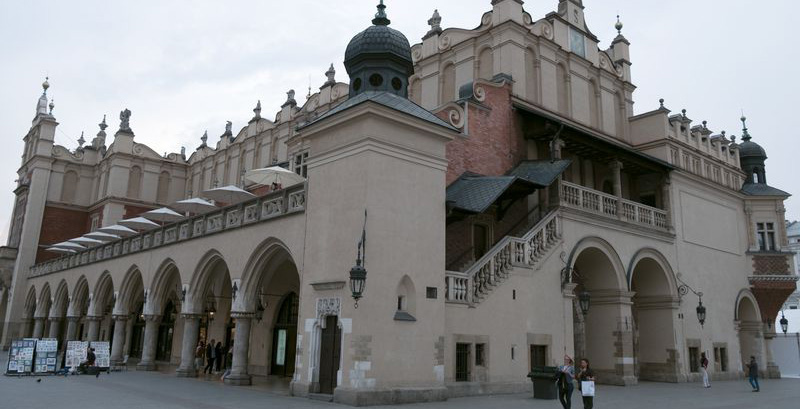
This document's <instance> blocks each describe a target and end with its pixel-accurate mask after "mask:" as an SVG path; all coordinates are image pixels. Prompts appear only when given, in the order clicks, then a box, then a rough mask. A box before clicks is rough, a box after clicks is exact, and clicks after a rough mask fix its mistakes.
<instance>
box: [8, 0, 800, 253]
mask: <svg viewBox="0 0 800 409" xmlns="http://www.w3.org/2000/svg"><path fill="white" fill-rule="evenodd" d="M376 3H377V0H336V1H331V0H324V1H323V0H293V1H278V0H270V1H252V0H250V1H238V0H226V1H211V0H205V1H203V0H194V1H180V0H173V1H163V0H158V1H155V0H138V1H135V2H122V1H113V2H108V1H99V0H97V1H83V0H71V1H55V0H53V1H40V0H26V1H14V2H12V1H10V0H0V55H2V56H3V64H0V135H2V138H3V141H4V142H5V143H4V146H3V149H2V150H0V191H2V192H5V193H3V194H2V195H0V229H2V232H1V233H0V239H2V242H3V243H5V236H6V234H7V230H8V220H9V219H10V216H11V211H12V204H13V193H12V190H13V189H14V187H15V183H14V180H15V179H16V170H17V169H18V167H19V164H20V155H21V153H22V147H23V145H22V137H23V136H24V135H25V134H26V133H27V130H28V128H29V127H30V122H29V121H30V120H31V119H32V118H33V116H34V113H35V107H36V101H37V99H38V97H39V95H40V94H41V83H42V80H43V79H44V77H45V75H49V76H50V85H51V87H50V90H49V91H48V95H50V96H52V97H53V98H54V99H55V106H56V107H55V110H54V111H53V114H54V115H55V117H56V119H57V120H58V122H59V123H60V125H59V126H58V129H57V132H56V142H57V143H58V144H61V145H65V146H67V147H69V148H75V147H76V146H77V142H76V140H77V139H78V138H79V137H80V135H81V132H85V133H86V136H85V138H86V140H87V141H90V140H91V138H92V137H94V135H95V134H96V133H97V131H98V128H97V123H99V122H100V120H101V119H102V117H103V114H107V115H108V117H109V125H110V128H109V131H110V132H109V140H108V143H110V142H111V141H112V138H113V137H112V136H111V135H113V133H114V132H115V131H116V129H117V127H118V125H119V122H118V116H119V111H121V110H122V109H124V108H129V109H130V110H131V111H132V112H133V116H132V118H131V127H132V128H133V130H134V132H135V133H136V140H137V141H138V142H140V143H145V144H147V145H149V146H151V147H152V148H154V149H155V150H156V151H157V152H167V151H169V152H178V151H180V148H181V146H186V147H187V151H188V152H192V151H193V150H194V149H195V148H196V147H197V146H198V145H199V144H200V136H201V135H202V134H203V131H204V130H206V129H208V131H209V135H210V140H211V141H216V138H217V137H218V136H219V135H220V134H222V133H223V131H224V124H225V121H227V120H230V121H233V123H234V131H235V130H237V129H239V128H241V127H242V126H244V125H245V124H246V121H247V120H249V119H250V118H251V117H252V115H253V113H252V109H253V107H254V106H255V103H256V101H257V100H259V99H260V100H261V102H262V105H263V107H264V113H263V115H264V116H265V117H268V118H273V117H274V113H275V112H276V111H277V110H278V109H279V107H280V105H281V104H282V103H283V102H284V101H285V99H286V94H285V93H286V91H287V90H289V89H295V90H296V91H297V96H298V98H297V99H298V103H301V104H302V103H303V101H304V99H305V95H306V94H307V92H308V87H309V85H310V86H311V87H312V90H317V89H318V88H319V86H321V85H322V84H323V83H324V81H325V76H324V74H323V73H324V72H325V71H326V69H327V68H328V66H329V65H330V63H331V62H333V63H334V66H335V68H336V70H337V79H338V80H340V81H347V77H346V73H345V71H344V67H343V66H342V59H343V56H344V50H345V47H346V46H347V43H348V42H349V40H350V38H351V37H352V36H353V35H354V34H356V33H358V32H359V31H361V30H363V29H364V28H366V27H367V26H368V25H370V20H371V19H372V15H373V14H374V12H375V4H376ZM386 4H387V6H388V8H387V13H388V15H389V18H390V19H391V20H392V27H394V28H396V29H398V30H400V31H402V32H403V33H405V34H406V36H407V37H408V38H409V40H410V41H411V42H412V44H413V43H417V42H419V41H420V39H421V37H422V36H423V35H424V34H425V33H426V32H427V31H428V28H429V27H428V25H427V20H428V18H429V17H430V15H431V14H432V12H433V9H434V8H438V9H439V12H440V14H441V16H442V26H443V27H445V28H446V27H462V28H474V27H476V26H478V24H479V22H480V18H481V15H482V14H483V13H484V12H486V11H488V10H490V9H491V1H490V0H402V1H401V0H387V1H386ZM557 4H558V1H557V0H529V1H527V2H526V3H525V9H526V10H527V11H528V12H530V13H531V14H532V15H533V17H534V19H539V18H542V17H543V16H544V15H545V14H546V13H548V12H550V11H553V10H555V9H556V7H557ZM584 4H585V6H586V14H587V22H588V25H589V28H590V30H592V32H594V34H595V35H597V36H598V37H599V38H600V40H601V44H600V47H601V48H603V49H605V48H607V47H608V46H609V42H610V40H611V39H613V38H614V36H615V34H616V32H615V30H614V27H613V26H614V22H615V21H616V14H617V13H619V14H621V16H622V17H621V18H622V21H623V23H624V25H625V27H624V28H623V33H624V34H625V36H626V37H627V38H628V40H629V41H630V42H631V56H632V57H631V59H632V62H633V66H632V72H633V81H634V83H635V84H636V85H637V87H638V89H637V90H636V92H635V93H634V100H635V102H636V104H635V106H634V109H635V111H636V113H641V112H645V111H649V110H651V109H655V108H656V107H657V106H658V99H659V98H664V99H666V106H667V107H668V108H669V109H671V110H673V111H674V112H679V111H680V110H681V109H682V108H686V109H687V110H688V112H687V114H688V116H689V117H690V118H692V119H693V120H695V124H699V123H700V121H702V120H707V121H708V126H709V128H711V129H712V130H713V131H715V132H718V131H720V130H726V131H727V132H728V135H731V134H734V135H737V136H739V135H741V123H740V122H739V117H740V116H741V110H742V109H743V110H744V112H745V115H746V116H747V117H748V127H749V130H750V133H751V135H752V136H753V140H754V141H756V142H758V143H759V144H761V145H762V146H763V147H764V148H765V149H766V150H767V154H768V155H769V160H768V161H767V180H768V181H769V184H770V185H772V186H775V187H778V188H781V189H783V190H786V191H788V192H791V193H795V194H798V195H800V182H798V180H797V177H796V175H797V170H796V169H797V168H796V167H795V166H797V162H794V161H797V160H798V159H800V149H798V148H797V146H796V144H797V141H798V137H797V135H796V134H797V131H796V129H797V127H796V119H797V118H796V117H797V114H796V111H797V108H796V106H795V105H796V104H797V102H796V98H797V96H798V95H800V86H799V85H798V79H797V72H798V62H800V53H799V52H798V47H797V46H796V42H795V40H794V29H793V28H792V27H794V25H795V19H796V16H795V14H796V12H797V7H796V5H795V2H793V1H790V0H783V1H770V2H755V1H745V0H705V1H697V0H672V1H657V0H635V1H634V0H602V1H600V0H585V1H584ZM787 218H789V219H800V198H798V197H794V198H792V199H790V200H789V201H787Z"/></svg>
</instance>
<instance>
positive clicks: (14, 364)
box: [6, 339, 36, 375]
mask: <svg viewBox="0 0 800 409" xmlns="http://www.w3.org/2000/svg"><path fill="white" fill-rule="evenodd" d="M35 348H36V340H35V339H23V340H16V341H11V348H9V349H8V366H7V367H6V373H7V374H9V375H16V374H25V373H31V372H32V371H33V352H34V349H35Z"/></svg>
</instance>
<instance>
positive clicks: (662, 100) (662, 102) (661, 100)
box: [658, 98, 664, 108]
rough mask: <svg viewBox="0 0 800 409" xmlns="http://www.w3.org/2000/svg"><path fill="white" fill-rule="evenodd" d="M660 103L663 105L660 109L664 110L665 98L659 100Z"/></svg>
mask: <svg viewBox="0 0 800 409" xmlns="http://www.w3.org/2000/svg"><path fill="white" fill-rule="evenodd" d="M658 103H659V104H660V105H661V106H660V107H659V108H664V98H661V99H659V100H658Z"/></svg>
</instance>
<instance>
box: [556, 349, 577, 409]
mask: <svg viewBox="0 0 800 409" xmlns="http://www.w3.org/2000/svg"><path fill="white" fill-rule="evenodd" d="M573 365H574V364H573V361H572V358H570V357H569V355H564V365H561V366H559V367H558V372H559V378H558V383H559V388H558V400H559V401H561V406H563V407H564V409H571V408H572V391H573V390H575V384H574V383H573V381H574V379H575V367H574V366H573Z"/></svg>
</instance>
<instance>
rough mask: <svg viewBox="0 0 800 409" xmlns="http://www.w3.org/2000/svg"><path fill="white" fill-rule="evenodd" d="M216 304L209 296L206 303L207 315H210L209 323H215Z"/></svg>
mask: <svg viewBox="0 0 800 409" xmlns="http://www.w3.org/2000/svg"><path fill="white" fill-rule="evenodd" d="M214 304H215V302H214V299H213V298H211V297H210V296H209V297H208V300H207V301H206V315H208V320H209V321H214V315H216V314H217V307H216V305H214Z"/></svg>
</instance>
